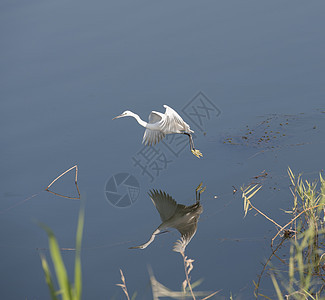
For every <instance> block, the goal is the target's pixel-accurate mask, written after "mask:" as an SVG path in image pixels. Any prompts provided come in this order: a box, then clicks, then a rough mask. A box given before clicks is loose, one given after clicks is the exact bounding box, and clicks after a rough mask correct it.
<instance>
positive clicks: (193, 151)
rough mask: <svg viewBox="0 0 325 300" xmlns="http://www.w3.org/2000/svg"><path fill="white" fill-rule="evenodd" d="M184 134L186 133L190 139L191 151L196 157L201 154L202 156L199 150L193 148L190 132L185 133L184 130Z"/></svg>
mask: <svg viewBox="0 0 325 300" xmlns="http://www.w3.org/2000/svg"><path fill="white" fill-rule="evenodd" d="M184 134H186V135H187V136H188V137H189V139H190V149H191V152H192V153H193V154H194V155H195V156H196V157H197V158H200V157H201V156H203V155H202V153H201V151H200V150H197V149H195V147H194V142H193V138H192V135H191V134H190V133H187V132H184Z"/></svg>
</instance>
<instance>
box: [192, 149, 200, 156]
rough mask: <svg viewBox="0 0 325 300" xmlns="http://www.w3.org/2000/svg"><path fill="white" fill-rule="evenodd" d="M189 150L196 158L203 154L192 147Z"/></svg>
mask: <svg viewBox="0 0 325 300" xmlns="http://www.w3.org/2000/svg"><path fill="white" fill-rule="evenodd" d="M191 151H192V153H193V154H194V155H195V156H196V157H197V158H200V157H201V156H203V155H202V153H201V151H200V150H197V149H192V150H191Z"/></svg>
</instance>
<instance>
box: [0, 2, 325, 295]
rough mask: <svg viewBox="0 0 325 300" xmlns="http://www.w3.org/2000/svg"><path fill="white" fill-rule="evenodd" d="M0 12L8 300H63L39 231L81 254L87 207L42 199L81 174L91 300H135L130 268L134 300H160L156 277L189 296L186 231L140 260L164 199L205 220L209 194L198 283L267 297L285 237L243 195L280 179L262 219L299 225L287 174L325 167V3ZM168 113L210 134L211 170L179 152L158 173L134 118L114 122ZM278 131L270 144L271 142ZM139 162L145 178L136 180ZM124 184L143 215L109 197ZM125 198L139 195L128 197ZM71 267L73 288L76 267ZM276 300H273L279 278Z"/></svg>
mask: <svg viewBox="0 0 325 300" xmlns="http://www.w3.org/2000/svg"><path fill="white" fill-rule="evenodd" d="M0 7H1V10H0V11H1V12H0V16H1V18H0V23H1V26H0V28H1V29H0V30H1V37H2V47H1V50H0V53H1V56H0V63H1V71H0V72H1V74H0V76H1V78H0V79H1V80H0V86H1V121H0V122H1V125H2V128H3V129H4V130H2V132H1V141H2V147H1V154H2V160H1V202H0V211H1V214H0V232H1V233H0V236H1V245H0V257H1V272H0V277H1V279H0V296H1V299H47V298H49V294H48V290H47V286H46V284H45V280H44V276H43V271H42V269H41V264H40V258H39V253H40V252H42V253H45V254H46V255H47V256H48V257H49V252H48V250H47V247H48V244H47V238H46V235H45V233H44V232H43V231H42V230H41V229H40V228H39V227H38V226H37V222H38V221H42V222H45V223H46V224H48V225H49V226H50V227H51V228H52V229H53V230H54V232H55V233H56V235H57V237H58V239H59V243H60V246H61V247H63V248H72V247H74V237H75V230H76V224H77V215H78V210H79V202H78V201H77V200H69V199H64V198H60V197H57V196H55V195H52V194H50V193H47V192H44V191H43V190H44V188H45V187H46V186H47V185H48V184H49V183H50V182H51V181H52V180H53V179H54V178H55V177H56V176H58V175H59V174H61V173H62V172H63V171H65V170H67V169H68V168H70V167H71V166H73V165H75V164H78V166H79V174H78V175H79V179H78V184H79V188H80V191H81V194H82V195H83V196H84V197H85V198H86V222H85V231H84V241H83V251H82V263H83V282H84V299H121V298H123V294H122V292H121V290H120V289H119V288H118V287H116V286H115V283H119V282H120V276H119V268H122V269H123V271H124V274H125V276H126V280H127V284H128V289H129V291H130V293H131V294H132V293H133V292H134V291H137V292H138V297H137V299H150V298H151V297H152V296H151V289H150V285H149V275H148V265H150V266H151V267H152V269H153V272H154V274H155V276H156V278H157V280H159V281H160V282H161V283H162V284H164V285H165V286H167V287H168V288H170V289H172V290H179V289H180V287H181V283H182V282H183V280H184V270H183V261H182V259H181V256H180V255H179V254H178V253H175V252H173V251H172V247H173V243H174V242H175V241H176V240H177V239H178V238H179V233H178V232H177V231H171V232H170V233H167V234H162V235H159V236H158V237H157V238H156V240H155V241H154V242H153V243H152V244H151V245H150V246H149V247H148V248H146V249H144V250H130V249H128V248H129V247H131V246H134V245H138V244H140V243H142V242H145V241H146V240H147V238H148V237H149V236H150V234H151V233H152V231H153V230H154V228H156V227H157V226H158V225H159V224H160V219H159V215H158V213H157V211H156V210H155V208H154V206H153V204H152V202H151V200H150V198H149V196H148V192H149V190H150V189H152V188H154V189H160V190H162V191H165V192H166V193H168V194H170V195H171V196H172V197H174V198H175V199H176V200H177V202H178V203H183V204H186V205H190V204H193V203H194V201H195V188H196V187H197V185H198V184H199V183H200V182H202V181H203V183H204V185H206V186H207V189H206V191H205V192H204V193H203V194H202V201H201V202H202V206H203V209H204V212H203V213H202V215H201V217H200V220H199V224H198V231H197V233H196V235H195V236H194V238H193V240H192V241H191V243H190V244H189V245H188V247H187V255H188V256H189V257H190V258H193V259H195V262H194V270H193V271H192V273H191V276H192V280H193V281H196V280H198V279H200V278H203V279H204V281H203V283H202V284H201V285H200V286H199V288H198V290H209V291H214V290H219V289H222V291H221V292H220V293H219V295H218V296H216V297H215V299H226V298H227V297H229V294H230V292H232V294H233V295H234V298H235V299H249V298H250V297H252V291H253V284H252V281H253V280H256V278H257V274H258V273H259V272H260V271H261V264H260V262H263V261H265V259H266V258H267V257H268V256H269V254H270V247H269V245H270V242H269V240H270V238H272V237H273V235H274V234H275V229H274V227H273V225H272V224H270V223H268V222H267V221H266V220H264V219H262V218H261V217H254V215H253V214H252V213H251V214H249V215H248V216H247V217H246V218H245V219H243V206H242V201H241V199H240V195H239V193H236V194H235V195H233V186H235V187H236V188H237V189H238V188H239V187H240V186H242V185H244V184H248V183H250V182H251V181H252V180H253V179H252V178H253V177H254V176H257V175H259V174H260V173H261V172H263V170H266V172H267V173H268V176H267V178H266V179H265V180H264V181H263V185H264V186H263V189H262V190H261V191H260V192H259V193H258V194H257V195H256V197H255V200H254V201H255V204H256V206H258V207H259V208H260V209H262V210H263V211H265V212H267V213H268V214H269V215H271V216H273V217H274V218H276V219H277V221H278V222H279V223H281V222H282V223H284V222H285V221H286V215H285V214H284V213H283V212H282V211H281V210H280V209H279V208H284V209H287V208H290V205H291V202H290V201H291V197H290V191H289V190H288V185H289V179H288V177H287V176H286V169H287V167H288V166H290V167H291V168H292V169H293V171H295V172H296V173H299V172H304V174H305V176H306V178H317V176H318V172H319V171H321V170H322V168H324V154H323V149H324V130H325V120H324V117H325V114H324V113H323V111H325V105H324V96H325V82H324V78H325V77H324V75H325V74H324V70H325V60H324V47H325V38H324V25H325V21H324V14H325V3H324V2H322V1H314V2H312V3H308V4H307V3H306V2H305V1H286V2H283V1H272V2H267V3H266V2H261V1H245V2H242V1H218V2H211V1H210V2H204V3H202V2H197V1H177V2H174V1H163V2H152V1H136V2H135V1H124V2H121V1H115V2H113V1H92V2H89V1H78V2H74V1H72V2H71V1H70V2H66V1H28V2H25V1H6V0H4V1H2V3H1V4H0ZM200 91H201V92H202V93H203V94H200V95H199V96H198V97H196V95H198V93H199V92H200ZM205 97H206V98H205ZM207 99H208V100H207ZM201 100H202V101H203V104H205V105H208V106H209V108H211V109H212V111H209V112H210V115H207V113H206V111H205V110H203V109H202V108H200V106H202V102H200V101H201ZM200 103H201V104H200ZM163 104H168V105H170V106H171V107H173V108H174V109H175V110H177V111H178V112H179V113H180V114H181V115H182V116H183V117H184V119H185V121H187V122H188V123H189V124H190V125H191V128H192V129H194V130H195V133H196V139H195V144H196V146H197V148H198V149H200V150H201V151H202V153H203V155H204V157H203V159H200V160H199V159H197V158H196V157H194V156H193V155H192V154H191V153H190V151H189V149H188V146H187V145H186V148H184V149H183V148H181V146H183V145H184V144H182V143H181V142H182V141H181V140H179V141H177V140H170V139H169V140H166V143H165V144H162V143H161V144H159V146H158V147H157V148H155V149H156V152H155V153H151V155H152V156H151V158H148V155H149V154H150V153H146V157H147V158H145V156H144V155H143V151H144V148H143V146H142V145H141V140H142V135H143V131H144V130H143V128H141V127H140V126H138V124H137V123H136V122H135V120H133V119H131V118H128V119H120V120H115V121H112V120H111V119H112V118H113V117H115V116H116V115H118V114H120V113H121V112H122V111H124V110H126V109H129V110H132V111H134V112H136V113H138V114H139V115H140V116H141V117H142V118H143V119H144V120H146V119H147V116H148V115H149V113H150V111H151V110H157V111H161V112H163V107H162V105H163ZM195 109H196V110H197V111H198V112H199V113H201V114H203V116H201V121H202V123H200V119H199V117H198V115H195V114H194V115H193V112H194V110H195ZM191 113H192V114H191ZM301 113H302V114H301ZM267 120H269V124H270V125H269V126H270V127H265V126H264V125H265V122H266V121H267ZM263 122H264V123H263ZM280 124H282V125H280ZM247 126H248V127H247ZM248 129H249V130H253V133H252V134H251V135H250V136H248V135H246V134H247V130H248ZM265 131H267V132H269V135H270V136H272V138H271V141H268V142H266V141H265V140H263V141H262V140H261V138H262V137H263V135H265ZM270 131H272V133H270ZM277 132H278V133H277ZM243 136H248V139H245V138H242V137H243ZM185 139H186V137H185ZM229 139H231V141H232V142H229ZM186 141H187V140H186ZM178 142H180V144H178ZM224 142H225V143H224ZM234 144H235V145H234ZM168 146H169V148H168ZM272 147H273V148H272ZM173 151H174V152H173ZM175 153H176V154H175ZM153 157H154V158H153ZM158 157H159V159H160V160H157V158H158ZM140 158H141V159H142V165H143V166H145V167H147V169H146V171H143V170H144V169H141V167H140V166H139V165H135V162H136V160H139V159H140ZM150 159H152V160H150ZM167 161H168V163H167ZM160 169H161V170H160ZM149 171H150V172H151V175H148V174H147V172H149ZM120 173H126V174H130V175H132V176H134V178H135V179H136V181H137V182H138V186H139V190H138V189H137V184H136V183H134V184H133V183H132V184H131V187H132V186H134V187H135V188H133V189H131V190H132V191H131V192H132V193H133V194H132V195H135V196H134V198H135V200H136V201H135V203H134V204H133V205H132V206H129V207H126V208H116V207H114V206H113V205H111V204H110V203H109V201H108V200H107V197H106V196H107V194H105V192H107V191H108V190H111V189H112V185H110V184H108V185H107V183H108V181H109V179H110V178H111V177H112V176H114V175H117V174H120ZM115 178H119V177H115ZM73 179H74V177H73V174H72V173H71V174H70V173H69V174H67V175H66V176H65V177H63V178H62V179H61V180H60V181H58V182H57V183H56V184H55V185H53V190H55V191H57V192H60V193H64V194H68V195H72V196H73V195H75V186H74V184H73ZM137 192H139V194H138V195H137ZM117 193H118V194H125V189H124V188H123V184H122V185H120V186H119V187H118V190H117ZM34 194H37V195H36V196H35V197H33V198H31V199H29V197H30V196H32V195H34ZM136 196H137V197H136ZM108 198H109V197H108ZM109 199H112V198H109ZM24 200H25V201H24ZM63 257H64V260H65V262H66V263H67V265H68V269H69V272H70V274H71V275H72V272H73V262H74V252H73V251H63ZM261 292H263V293H264V294H267V295H269V296H270V295H273V288H272V285H271V284H270V282H269V279H268V277H267V276H266V277H265V280H264V281H263V282H262V290H261Z"/></svg>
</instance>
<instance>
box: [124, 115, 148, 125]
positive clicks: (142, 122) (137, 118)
mask: <svg viewBox="0 0 325 300" xmlns="http://www.w3.org/2000/svg"><path fill="white" fill-rule="evenodd" d="M128 115H129V116H130V117H133V118H134V119H136V120H137V122H138V123H139V124H140V125H141V126H143V127H144V128H148V123H147V122H145V121H143V120H142V119H141V118H140V117H139V116H138V115H137V114H135V113H134V112H132V111H130V112H129V114H128Z"/></svg>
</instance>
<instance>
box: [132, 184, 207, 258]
mask: <svg viewBox="0 0 325 300" xmlns="http://www.w3.org/2000/svg"><path fill="white" fill-rule="evenodd" d="M204 190H205V187H204V188H202V183H201V184H200V185H199V186H198V187H197V188H196V203H195V204H193V205H191V206H185V205H183V204H177V203H176V201H175V200H174V199H173V198H172V197H171V196H169V195H168V194H167V193H165V192H162V191H157V190H152V191H150V192H149V196H150V198H151V200H152V202H153V204H154V205H155V207H156V209H157V210H158V212H159V214H160V218H161V221H162V223H161V224H160V225H159V226H158V228H157V229H156V230H155V231H154V232H153V233H152V235H151V237H150V239H149V240H148V242H146V243H144V244H142V245H140V246H136V247H131V248H130V249H145V248H147V247H148V246H149V245H150V244H151V243H152V242H153V240H154V239H155V237H156V235H157V234H159V233H161V232H162V231H163V230H165V229H167V228H175V229H177V230H178V231H179V232H180V234H181V238H180V239H179V240H178V241H177V242H176V243H175V245H174V248H173V250H174V251H175V252H180V253H184V252H185V248H186V246H187V245H188V243H189V242H190V241H191V240H192V238H193V236H194V235H195V233H196V230H197V222H198V220H199V217H200V214H201V213H202V212H203V208H202V206H201V204H200V196H201V193H202V192H203V191H204Z"/></svg>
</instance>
